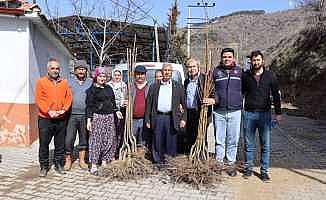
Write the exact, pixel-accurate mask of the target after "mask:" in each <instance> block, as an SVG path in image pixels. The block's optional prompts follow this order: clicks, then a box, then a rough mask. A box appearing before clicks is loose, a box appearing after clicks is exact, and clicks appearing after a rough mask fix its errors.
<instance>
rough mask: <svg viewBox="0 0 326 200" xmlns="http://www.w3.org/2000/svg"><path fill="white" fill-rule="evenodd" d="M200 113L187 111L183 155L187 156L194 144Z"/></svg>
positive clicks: (194, 110)
mask: <svg viewBox="0 0 326 200" xmlns="http://www.w3.org/2000/svg"><path fill="white" fill-rule="evenodd" d="M199 115H200V111H198V110H197V109H187V125H186V135H185V137H186V138H185V141H186V145H185V153H186V154H189V153H190V149H191V147H192V145H193V144H195V142H196V139H197V132H198V123H199Z"/></svg>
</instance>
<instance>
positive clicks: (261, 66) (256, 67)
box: [252, 64, 264, 71]
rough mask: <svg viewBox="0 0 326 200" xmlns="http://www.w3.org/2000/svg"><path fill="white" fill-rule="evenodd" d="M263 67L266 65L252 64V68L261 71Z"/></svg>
mask: <svg viewBox="0 0 326 200" xmlns="http://www.w3.org/2000/svg"><path fill="white" fill-rule="evenodd" d="M263 67H264V65H263V64H260V65H257V64H255V65H253V66H252V70H254V71H259V70H260V69H261V68H263Z"/></svg>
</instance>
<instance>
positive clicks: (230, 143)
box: [213, 110, 241, 164]
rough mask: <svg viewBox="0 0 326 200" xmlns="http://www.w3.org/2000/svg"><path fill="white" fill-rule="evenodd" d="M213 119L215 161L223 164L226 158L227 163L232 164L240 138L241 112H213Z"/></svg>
mask: <svg viewBox="0 0 326 200" xmlns="http://www.w3.org/2000/svg"><path fill="white" fill-rule="evenodd" d="M213 119H214V128H215V154H216V160H217V161H219V162H223V160H224V157H225V156H226V160H227V162H228V163H229V164H233V163H234V162H235V161H236V157H237V148H238V142H239V137H240V125H241V110H237V111H218V112H216V111H213Z"/></svg>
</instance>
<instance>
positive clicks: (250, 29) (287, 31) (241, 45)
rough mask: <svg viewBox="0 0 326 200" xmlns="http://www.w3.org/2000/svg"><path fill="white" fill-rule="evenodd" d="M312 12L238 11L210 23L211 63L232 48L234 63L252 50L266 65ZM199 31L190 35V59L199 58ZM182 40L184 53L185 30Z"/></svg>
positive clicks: (241, 60) (302, 25)
mask: <svg viewBox="0 0 326 200" xmlns="http://www.w3.org/2000/svg"><path fill="white" fill-rule="evenodd" d="M314 15H315V12H314V11H313V10H311V9H292V10H287V11H281V12H275V13H267V14H266V13H265V12H263V11H242V12H236V13H232V14H230V15H227V16H222V17H217V18H214V19H213V20H211V22H210V25H209V45H210V49H211V50H212V51H213V52H215V56H214V57H215V58H214V63H216V62H217V60H218V59H219V56H218V54H217V53H216V52H218V51H219V50H220V49H221V48H224V47H228V46H230V47H233V48H235V49H236V51H237V52H238V55H237V57H238V61H239V62H240V63H243V60H244V58H245V57H246V56H247V55H248V54H249V53H250V51H252V50H256V49H259V50H262V51H263V52H265V54H266V60H267V63H270V62H271V60H272V59H273V57H274V56H275V53H276V52H274V51H275V50H276V51H278V50H280V48H282V46H280V45H286V46H287V44H283V43H281V41H287V39H288V38H292V37H296V35H297V34H298V33H299V32H300V31H301V30H302V29H304V28H305V25H306V23H307V21H308V20H309V19H310V17H311V16H314ZM203 32H204V31H203V30H198V29H193V30H192V34H191V47H192V48H191V50H192V51H191V55H192V56H195V57H199V58H201V57H202V55H203V39H204V36H203ZM179 34H180V35H183V36H184V37H183V38H184V42H183V44H184V46H183V48H184V49H186V34H187V31H186V29H182V30H181V31H180V32H179Z"/></svg>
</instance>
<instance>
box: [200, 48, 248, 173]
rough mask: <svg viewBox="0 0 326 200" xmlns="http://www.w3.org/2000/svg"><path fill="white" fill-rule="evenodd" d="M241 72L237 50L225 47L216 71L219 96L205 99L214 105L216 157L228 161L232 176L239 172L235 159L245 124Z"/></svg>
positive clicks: (229, 171)
mask: <svg viewBox="0 0 326 200" xmlns="http://www.w3.org/2000/svg"><path fill="white" fill-rule="evenodd" d="M241 76H242V69H241V68H240V67H239V66H237V65H236V63H235V59H234V50H233V49H231V48H225V49H223V50H222V52H221V63H220V65H218V66H217V67H216V68H215V69H214V71H213V79H214V86H215V97H214V98H207V99H204V100H203V103H206V104H213V105H214V109H213V120H214V128H215V154H216V160H217V162H218V165H220V166H221V167H223V165H224V160H225V161H226V162H225V164H226V165H227V166H228V167H227V171H226V172H227V174H228V175H229V176H231V177H233V176H236V175H237V171H236V166H235V161H236V155H237V148H238V141H239V137H240V124H241V109H242V94H241Z"/></svg>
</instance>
